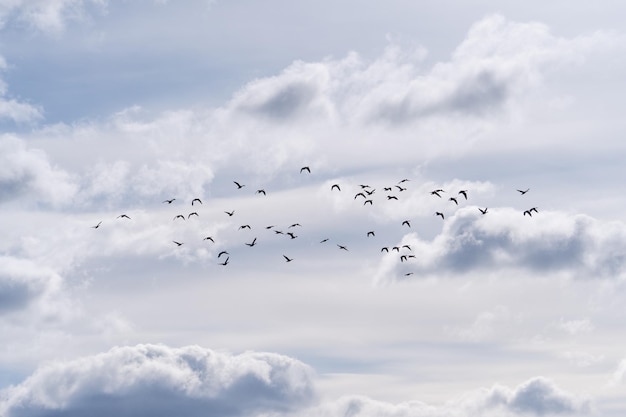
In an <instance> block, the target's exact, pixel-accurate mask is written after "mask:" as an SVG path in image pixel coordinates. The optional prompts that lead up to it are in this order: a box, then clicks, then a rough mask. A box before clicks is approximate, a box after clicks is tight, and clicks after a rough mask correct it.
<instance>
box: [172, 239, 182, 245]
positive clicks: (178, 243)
mask: <svg viewBox="0 0 626 417" xmlns="http://www.w3.org/2000/svg"><path fill="white" fill-rule="evenodd" d="M172 242H174V243H176V246H182V245H183V244H182V243H181V242H177V241H175V240H172Z"/></svg>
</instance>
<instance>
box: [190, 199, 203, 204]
mask: <svg viewBox="0 0 626 417" xmlns="http://www.w3.org/2000/svg"><path fill="white" fill-rule="evenodd" d="M196 201H197V202H198V203H200V204H202V200H200V199H199V198H194V199H193V200H191V205H192V206H193V203H195V202H196Z"/></svg>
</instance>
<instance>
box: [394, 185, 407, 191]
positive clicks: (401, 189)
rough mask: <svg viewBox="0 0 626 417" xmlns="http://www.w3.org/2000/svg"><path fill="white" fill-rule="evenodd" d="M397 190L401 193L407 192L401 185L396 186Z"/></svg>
mask: <svg viewBox="0 0 626 417" xmlns="http://www.w3.org/2000/svg"><path fill="white" fill-rule="evenodd" d="M396 188H397V189H398V190H399V191H400V192H402V191H406V188H404V187H400V186H399V185H396Z"/></svg>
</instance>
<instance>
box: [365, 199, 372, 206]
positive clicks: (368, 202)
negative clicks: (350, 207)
mask: <svg viewBox="0 0 626 417" xmlns="http://www.w3.org/2000/svg"><path fill="white" fill-rule="evenodd" d="M366 204H369V205H370V206H371V205H373V204H374V202H373V201H372V200H365V201H364V202H363V205H366Z"/></svg>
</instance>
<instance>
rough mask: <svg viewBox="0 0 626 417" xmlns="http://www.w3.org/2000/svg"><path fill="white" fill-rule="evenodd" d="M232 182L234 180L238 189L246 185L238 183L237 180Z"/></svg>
mask: <svg viewBox="0 0 626 417" xmlns="http://www.w3.org/2000/svg"><path fill="white" fill-rule="evenodd" d="M233 182H234V183H235V185H236V186H237V189H238V190H239V189H242V188H243V187H245V186H246V185H245V184H240V183H238V182H237V181H233Z"/></svg>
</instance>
